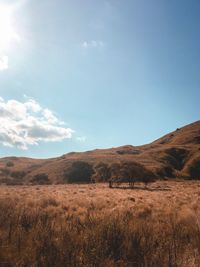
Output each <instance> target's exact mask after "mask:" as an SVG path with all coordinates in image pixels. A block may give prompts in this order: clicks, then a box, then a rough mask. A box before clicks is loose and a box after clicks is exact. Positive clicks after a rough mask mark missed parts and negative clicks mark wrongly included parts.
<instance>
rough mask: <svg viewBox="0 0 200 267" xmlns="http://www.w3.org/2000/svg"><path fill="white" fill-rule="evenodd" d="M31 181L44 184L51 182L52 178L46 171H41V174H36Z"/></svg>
mask: <svg viewBox="0 0 200 267" xmlns="http://www.w3.org/2000/svg"><path fill="white" fill-rule="evenodd" d="M31 182H32V183H33V184H40V185H43V184H50V180H49V177H48V175H47V174H46V173H39V174H36V175H35V176H34V177H33V178H32V179H31Z"/></svg>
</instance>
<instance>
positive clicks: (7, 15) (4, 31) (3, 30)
mask: <svg viewBox="0 0 200 267" xmlns="http://www.w3.org/2000/svg"><path fill="white" fill-rule="evenodd" d="M13 40H19V36H18V34H17V33H16V32H15V30H14V28H13V26H12V9H11V8H9V7H5V6H0V50H6V49H8V48H9V45H10V43H11V41H13Z"/></svg>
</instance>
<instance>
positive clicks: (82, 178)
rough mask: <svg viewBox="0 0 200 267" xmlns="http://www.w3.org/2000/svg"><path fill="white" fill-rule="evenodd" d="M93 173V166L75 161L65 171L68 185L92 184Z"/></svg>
mask: <svg viewBox="0 0 200 267" xmlns="http://www.w3.org/2000/svg"><path fill="white" fill-rule="evenodd" d="M93 173H94V171H93V167H92V165H90V164H89V163H87V162H84V161H75V162H73V163H72V165H71V167H70V168H68V169H67V170H66V171H65V174H64V176H65V177H64V178H65V180H66V181H67V182H68V183H90V182H91V181H92V175H93Z"/></svg>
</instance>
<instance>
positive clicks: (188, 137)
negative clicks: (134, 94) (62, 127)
mask: <svg viewBox="0 0 200 267" xmlns="http://www.w3.org/2000/svg"><path fill="white" fill-rule="evenodd" d="M78 161H84V162H87V163H88V164H90V165H91V166H92V167H93V166H95V165H96V164H98V163H102V162H103V163H106V164H108V165H109V164H111V163H115V162H121V161H123V162H124V161H125V162H126V161H134V162H137V163H140V164H142V166H144V168H145V169H148V170H150V171H151V172H153V174H154V175H155V176H156V177H157V178H158V179H159V178H160V179H163V178H166V177H169V178H176V177H181V178H195V179H199V178H200V121H197V122H194V123H192V124H189V125H186V126H184V127H182V128H178V129H176V130H175V131H174V132H171V133H169V134H167V135H165V136H163V137H161V138H160V139H158V140H156V141H154V142H152V143H150V144H147V145H143V146H132V145H125V146H121V147H116V148H110V149H95V150H92V151H87V152H79V153H76V152H71V153H68V154H65V155H63V156H61V157H58V158H51V159H42V160H41V159H31V158H17V157H7V158H1V159H0V183H1V184H29V183H32V182H33V181H34V183H37V179H34V177H36V178H38V177H39V176H40V175H41V174H43V176H44V174H46V177H48V181H49V183H63V182H66V180H65V173H66V172H67V171H68V170H69V169H70V168H71V166H72V164H73V163H74V162H78ZM39 179H40V178H39Z"/></svg>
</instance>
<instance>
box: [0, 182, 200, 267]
mask: <svg viewBox="0 0 200 267" xmlns="http://www.w3.org/2000/svg"><path fill="white" fill-rule="evenodd" d="M199 207H200V182H198V181H162V182H161V181H157V182H155V183H153V184H152V185H149V186H148V189H146V190H145V188H144V186H143V185H142V184H136V187H135V189H133V190H131V189H109V188H108V185H106V184H90V185H49V186H48V185H41V186H38V185H36V186H15V187H14V186H10V187H8V186H2V187H0V262H1V264H0V266H2V267H4V266H5V267H26V266H27V267H36V266H38V267H51V266H52V267H53V266H54V267H64V266H70V267H74V266H77V267H79V266H80V267H82V266H88V267H89V266H90V267H92V266H94V267H98V266H104V267H114V266H119V267H125V266H126V267H128V266H134V267H199V266H200V256H199V255H200V209H199Z"/></svg>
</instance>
